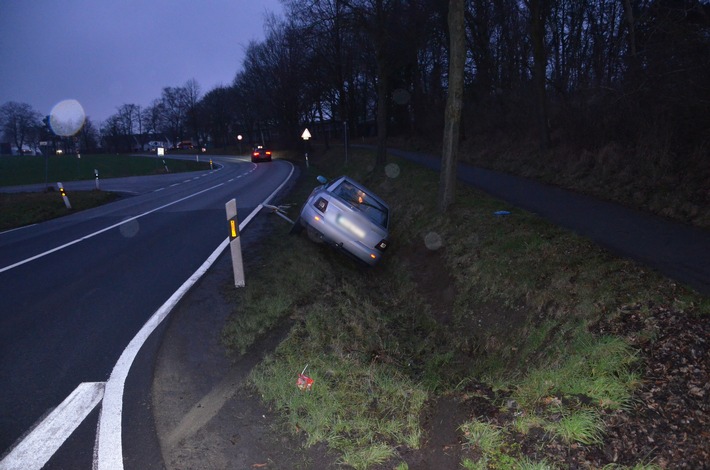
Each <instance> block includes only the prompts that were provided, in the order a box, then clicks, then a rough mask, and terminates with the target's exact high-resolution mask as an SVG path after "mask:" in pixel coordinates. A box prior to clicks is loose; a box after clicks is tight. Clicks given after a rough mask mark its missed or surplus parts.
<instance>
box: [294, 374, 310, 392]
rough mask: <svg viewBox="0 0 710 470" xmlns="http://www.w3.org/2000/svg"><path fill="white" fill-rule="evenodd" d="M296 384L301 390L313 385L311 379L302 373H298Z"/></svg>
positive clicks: (307, 389)
mask: <svg viewBox="0 0 710 470" xmlns="http://www.w3.org/2000/svg"><path fill="white" fill-rule="evenodd" d="M296 386H297V387H298V388H299V389H300V390H301V391H303V390H306V391H310V390H311V387H312V386H313V379H312V378H310V377H307V376H305V375H303V374H298V380H296Z"/></svg>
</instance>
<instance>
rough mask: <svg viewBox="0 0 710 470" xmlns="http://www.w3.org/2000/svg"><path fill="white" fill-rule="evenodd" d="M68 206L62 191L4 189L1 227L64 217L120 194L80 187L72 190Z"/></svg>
mask: <svg viewBox="0 0 710 470" xmlns="http://www.w3.org/2000/svg"><path fill="white" fill-rule="evenodd" d="M68 197H69V202H70V203H71V206H72V208H71V209H67V207H66V205H65V204H64V200H63V199H62V196H61V195H60V194H59V192H58V191H57V192H42V193H0V230H7V229H12V228H17V227H22V226H24V225H30V224H34V223H38V222H42V221H45V220H49V219H54V218H56V217H62V216H65V215H68V214H71V213H74V212H77V211H81V210H84V209H90V208H92V207H96V206H99V205H102V204H106V203H109V202H111V201H115V200H116V199H117V198H118V197H119V196H118V195H117V194H114V193H107V192H104V191H77V192H72V193H69V194H68Z"/></svg>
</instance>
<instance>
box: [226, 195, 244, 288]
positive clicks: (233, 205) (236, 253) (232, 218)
mask: <svg viewBox="0 0 710 470" xmlns="http://www.w3.org/2000/svg"><path fill="white" fill-rule="evenodd" d="M225 209H226V211H227V221H228V222H229V249H230V251H231V253H232V268H233V270H234V285H235V287H244V285H245V283H244V263H243V262H242V242H241V240H239V221H238V220H237V200H236V199H232V200H231V201H229V202H228V203H227V204H225Z"/></svg>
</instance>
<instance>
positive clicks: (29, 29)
mask: <svg viewBox="0 0 710 470" xmlns="http://www.w3.org/2000/svg"><path fill="white" fill-rule="evenodd" d="M267 12H272V13H275V14H276V15H277V16H281V15H282V7H281V5H280V3H279V0H200V1H198V0H0V105H2V104H3V103H5V102H7V101H17V102H21V103H28V104H30V105H31V106H32V107H33V108H34V109H35V110H36V111H38V112H40V113H41V114H43V115H47V114H49V112H50V110H51V109H52V107H53V106H54V105H55V104H56V103H58V102H60V101H62V100H65V99H76V100H78V101H79V102H80V103H81V104H82V106H83V107H84V111H85V113H86V115H87V116H88V117H89V118H91V120H92V122H93V123H94V124H95V125H99V124H100V122H101V121H103V120H104V119H106V118H107V117H109V116H110V115H112V114H114V113H115V112H116V109H117V108H118V107H119V106H121V105H122V104H137V105H140V106H148V105H150V104H151V102H152V101H153V100H154V99H156V98H159V97H160V93H161V90H162V89H163V87H166V86H182V85H184V84H185V82H187V81H188V80H189V79H191V78H194V79H195V80H197V82H198V83H199V85H200V88H201V92H202V94H204V93H205V92H207V91H209V90H211V89H212V88H214V87H216V86H218V85H230V84H231V82H232V80H233V79H234V76H235V75H236V73H237V72H238V71H239V70H240V69H241V65H242V61H243V57H244V51H245V49H246V47H247V45H248V44H249V42H250V41H251V40H256V41H262V40H263V39H264V19H265V16H266V13H267Z"/></svg>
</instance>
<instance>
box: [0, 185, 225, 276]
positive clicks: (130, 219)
mask: <svg viewBox="0 0 710 470" xmlns="http://www.w3.org/2000/svg"><path fill="white" fill-rule="evenodd" d="M222 185H224V183H220V184H218V185H215V186H212V187H210V188H207V189H203V190H202V191H199V192H196V193H195V194H191V195H190V196H186V197H184V198H182V199H178V200H177V201H173V202H169V203H168V204H165V205H162V206H160V207H156V208H155V209H151V210H149V211H148V212H144V213H142V214H139V215H136V216H134V217H129V218H128V219H125V220H123V221H121V222H119V223H117V224H113V225H110V226H108V227H106V228H102V229H101V230H98V231H96V232H94V233H90V234H89V235H85V236H83V237H81V238H77V239H76V240H72V241H70V242H69V243H65V244H64V245H61V246H58V247H56V248H52V249H51V250H47V251H45V252H44V253H40V254H38V255H35V256H31V257H29V258H26V259H23V260H22V261H18V262H17V263H15V264H11V265H9V266H5V267H4V268H0V273H3V272H5V271H9V270H11V269H13V268H16V267H18V266H22V265H23V264H26V263H29V262H30V261H34V260H36V259H39V258H42V257H44V256H47V255H49V254H52V253H54V252H56V251H59V250H63V249H64V248H67V247H69V246H72V245H75V244H77V243H79V242H82V241H84V240H88V239H89V238H92V237H95V236H96V235H99V234H102V233H104V232H106V231H108V230H111V229H112V228H116V227H118V226H121V225H123V224H125V223H128V222H132V221H134V220H136V219H139V218H141V217H145V216H146V215H148V214H152V213H153V212H156V211H159V210H161V209H165V208H166V207H170V206H172V205H173V204H177V203H179V202H182V201H185V200H187V199H190V198H193V197H195V196H199V195H200V194H202V193H206V192H207V191H211V190H213V189H215V188H219V187H220V186H222Z"/></svg>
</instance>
